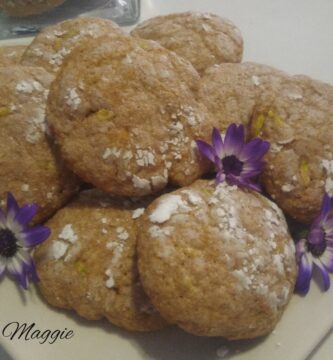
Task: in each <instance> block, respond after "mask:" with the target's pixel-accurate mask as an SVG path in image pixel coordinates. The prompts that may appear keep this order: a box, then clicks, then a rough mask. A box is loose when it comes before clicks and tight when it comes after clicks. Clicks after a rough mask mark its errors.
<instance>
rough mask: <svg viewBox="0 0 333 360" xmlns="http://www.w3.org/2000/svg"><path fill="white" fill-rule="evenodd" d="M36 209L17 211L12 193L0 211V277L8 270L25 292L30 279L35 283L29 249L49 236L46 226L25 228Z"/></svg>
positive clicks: (33, 267) (28, 207)
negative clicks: (4, 207)
mask: <svg viewBox="0 0 333 360" xmlns="http://www.w3.org/2000/svg"><path fill="white" fill-rule="evenodd" d="M37 210H38V207H37V205H35V204H28V205H25V206H23V207H21V208H20V207H19V206H18V204H17V202H16V200H15V198H14V196H13V195H12V194H11V193H8V195H7V211H6V212H3V211H2V210H1V209H0V276H2V275H4V273H5V271H7V272H8V273H9V274H11V275H12V276H14V278H15V279H16V280H17V281H18V282H19V284H20V285H21V286H22V287H23V288H24V289H27V288H28V284H29V279H31V280H32V281H38V276H37V273H36V269H35V264H34V262H33V260H32V258H31V256H30V254H29V249H30V248H32V247H34V246H36V245H38V244H40V243H41V242H43V241H44V240H46V239H47V238H48V237H49V235H50V229H49V228H47V227H45V226H35V227H29V226H28V223H29V222H30V220H31V219H32V218H33V217H34V216H35V215H36V213H37Z"/></svg>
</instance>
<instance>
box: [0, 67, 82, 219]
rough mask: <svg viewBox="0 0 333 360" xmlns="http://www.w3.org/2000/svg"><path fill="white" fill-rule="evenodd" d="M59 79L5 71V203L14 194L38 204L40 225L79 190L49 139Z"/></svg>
mask: <svg viewBox="0 0 333 360" xmlns="http://www.w3.org/2000/svg"><path fill="white" fill-rule="evenodd" d="M52 80H53V76H52V75H50V74H49V73H47V72H46V71H45V70H44V69H42V68H37V67H23V66H7V67H2V68H0V84H1V86H0V202H1V203H5V199H6V194H7V192H8V191H10V192H12V193H13V194H14V196H15V198H16V199H17V201H18V202H19V203H20V205H23V204H25V203H37V204H38V206H39V212H38V215H37V217H36V219H34V221H35V222H40V221H41V220H43V219H45V218H47V217H48V216H50V215H51V214H52V213H53V212H54V211H55V210H57V209H58V208H59V207H61V206H62V205H63V204H64V203H66V202H67V201H68V200H69V199H70V197H71V196H72V195H73V194H74V193H75V192H76V191H77V187H78V186H77V185H78V182H77V179H76V177H75V176H74V175H73V174H72V173H71V172H70V171H69V170H67V169H66V167H65V165H64V164H63V161H62V160H61V159H60V157H59V155H58V154H57V152H56V150H55V148H54V145H53V144H52V141H51V139H50V138H49V137H48V135H47V124H46V121H45V106H46V98H47V95H48V88H49V86H50V83H51V81H52Z"/></svg>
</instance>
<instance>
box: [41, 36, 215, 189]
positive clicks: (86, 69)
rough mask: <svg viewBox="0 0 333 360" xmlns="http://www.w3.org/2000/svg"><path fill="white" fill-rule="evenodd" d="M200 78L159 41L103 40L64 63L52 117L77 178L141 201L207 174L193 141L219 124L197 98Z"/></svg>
mask: <svg viewBox="0 0 333 360" xmlns="http://www.w3.org/2000/svg"><path fill="white" fill-rule="evenodd" d="M198 80H199V75H198V73H197V72H196V71H195V69H194V68H193V67H192V65H191V64H190V63H189V62H187V61H186V60H184V59H182V58H180V57H178V56H177V55H176V54H175V53H173V52H170V51H168V50H166V49H164V48H162V47H161V46H159V45H158V44H157V43H155V42H151V41H147V40H142V39H140V40H138V39H133V38H130V37H124V36H119V37H118V38H117V37H101V38H99V40H98V42H96V41H94V40H93V41H90V42H86V43H85V44H84V46H82V47H80V48H77V49H76V50H74V51H73V53H72V54H71V55H70V56H69V57H68V58H67V60H66V61H65V63H64V65H63V67H62V69H61V70H60V73H59V75H58V77H57V79H56V80H55V81H54V82H53V84H52V87H51V90H50V96H49V101H48V119H49V124H50V126H51V129H52V131H53V133H54V136H55V137H56V138H57V141H58V143H59V145H60V149H61V152H62V156H63V157H64V159H65V160H66V161H67V163H68V165H69V166H70V168H71V169H73V171H74V172H75V173H77V174H78V175H79V176H80V177H82V178H83V179H84V180H86V181H87V182H90V183H92V184H94V185H95V186H96V187H98V188H100V189H102V190H104V191H106V192H110V193H112V194H115V195H124V196H142V195H147V194H150V193H153V192H157V191H159V190H161V189H163V188H164V187H165V186H166V185H167V183H168V182H171V183H173V184H176V185H186V184H189V183H191V182H193V181H194V180H195V179H197V178H199V177H200V176H201V175H202V174H203V173H204V172H205V171H206V169H207V162H206V161H205V160H203V159H202V158H200V155H199V154H198V151H197V147H196V144H195V142H194V139H197V138H203V139H207V138H208V137H209V136H210V133H211V128H212V126H213V125H212V120H211V118H210V117H209V115H208V112H207V109H206V108H205V107H204V106H203V105H201V104H200V103H198V102H197V101H196V100H195V91H196V86H197V83H198Z"/></svg>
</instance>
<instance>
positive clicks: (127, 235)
mask: <svg viewBox="0 0 333 360" xmlns="http://www.w3.org/2000/svg"><path fill="white" fill-rule="evenodd" d="M141 206H142V205H141ZM143 212H144V208H140V207H139V208H138V205H136V206H135V205H134V204H133V203H131V202H130V201H125V200H120V199H119V200H115V199H112V198H110V197H109V196H108V195H107V194H105V193H102V192H100V191H98V190H89V191H85V192H83V193H81V194H80V196H79V198H78V199H76V200H75V201H73V202H72V203H70V204H69V205H68V206H67V207H65V208H63V209H61V210H60V211H59V212H58V213H57V214H56V215H55V216H54V217H53V218H52V219H51V220H50V221H48V222H47V226H49V227H50V229H51V231H52V235H51V236H50V238H49V239H48V240H47V241H46V242H45V243H43V244H42V245H41V246H40V247H39V248H38V249H37V250H36V252H35V255H34V259H35V261H36V268H37V273H38V275H39V277H40V283H39V288H40V290H41V292H42V295H43V296H44V297H45V299H46V300H47V302H49V303H50V304H51V305H53V306H56V307H60V308H64V309H73V310H75V311H76V312H77V313H78V314H79V315H80V316H82V317H84V318H86V319H88V320H98V319H101V318H103V317H105V318H107V319H108V320H109V321H110V322H111V323H113V324H115V325H118V326H121V327H124V328H125V329H128V330H136V331H150V330H157V329H160V328H162V327H164V326H166V325H167V322H166V321H164V320H163V319H162V318H161V317H160V315H159V314H158V313H157V311H156V310H155V309H154V308H153V307H152V305H151V304H150V302H149V300H148V298H147V296H146V295H145V293H144V291H143V289H142V286H141V283H140V280H139V275H138V271H137V267H136V248H135V247H136V241H137V229H136V225H135V221H136V220H135V219H137V218H138V217H139V216H141V214H142V213H143Z"/></svg>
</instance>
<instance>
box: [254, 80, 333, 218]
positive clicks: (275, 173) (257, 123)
mask: <svg viewBox="0 0 333 360" xmlns="http://www.w3.org/2000/svg"><path fill="white" fill-rule="evenodd" d="M332 104H333V86H331V85H328V84H325V83H322V82H320V81H317V80H313V79H311V78H309V77H306V76H294V77H290V78H289V81H285V82H283V83H281V84H280V86H279V87H278V88H277V91H274V93H273V94H272V95H271V96H270V98H269V97H267V96H266V97H265V98H263V99H260V101H259V103H258V104H257V106H256V110H255V113H254V114H253V119H252V121H251V130H252V134H253V135H258V134H259V135H261V137H262V138H264V139H265V140H267V141H269V142H270V143H271V147H270V150H269V152H268V154H267V155H266V161H267V163H268V166H266V167H265V171H264V173H263V175H262V181H263V184H264V186H265V189H266V191H267V192H268V193H269V194H270V195H271V196H272V198H273V199H274V200H275V201H276V202H277V204H279V206H280V207H281V208H282V209H283V210H284V211H285V212H286V213H288V214H289V215H290V216H292V217H293V218H295V219H297V220H298V221H300V222H304V223H310V222H312V221H313V220H314V218H315V217H316V216H317V215H318V213H319V211H320V206H321V199H322V197H323V195H324V192H327V193H328V194H330V195H333V141H332V137H333V107H332Z"/></svg>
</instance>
